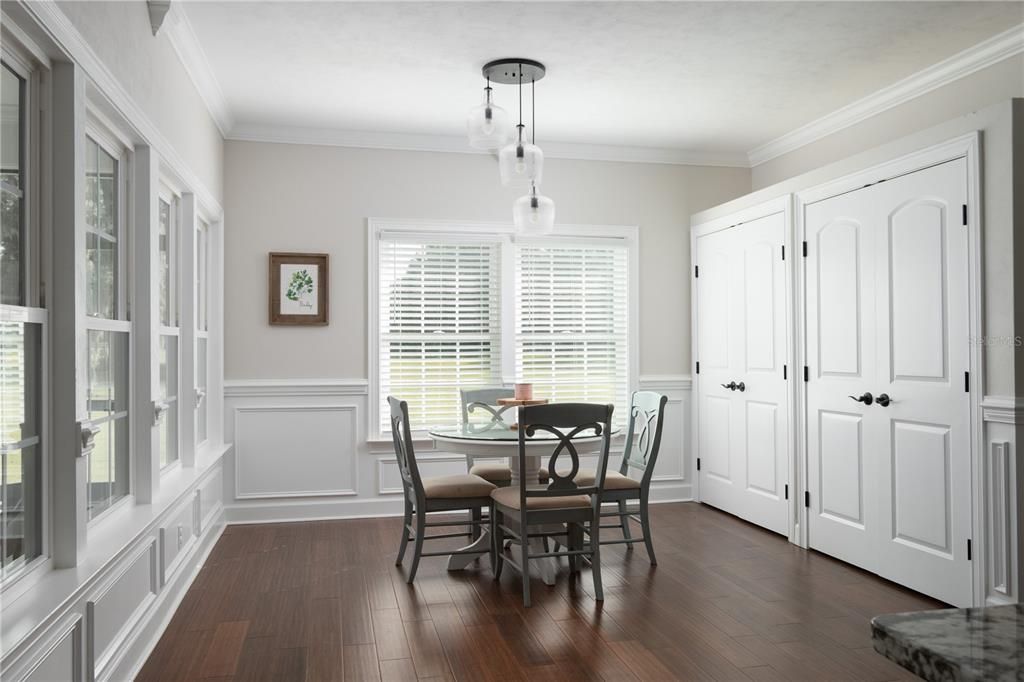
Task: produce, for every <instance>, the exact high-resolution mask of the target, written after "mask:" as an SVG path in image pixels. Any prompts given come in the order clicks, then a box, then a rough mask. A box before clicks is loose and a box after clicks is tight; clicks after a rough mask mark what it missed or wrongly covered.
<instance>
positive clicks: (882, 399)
mask: <svg viewBox="0 0 1024 682" xmlns="http://www.w3.org/2000/svg"><path fill="white" fill-rule="evenodd" d="M875 402H877V403H878V404H879V405H881V406H882V407H889V403H891V402H892V398H890V397H889V395H888V394H886V393H882V394H881V395H879V396H878V397H877V398H875Z"/></svg>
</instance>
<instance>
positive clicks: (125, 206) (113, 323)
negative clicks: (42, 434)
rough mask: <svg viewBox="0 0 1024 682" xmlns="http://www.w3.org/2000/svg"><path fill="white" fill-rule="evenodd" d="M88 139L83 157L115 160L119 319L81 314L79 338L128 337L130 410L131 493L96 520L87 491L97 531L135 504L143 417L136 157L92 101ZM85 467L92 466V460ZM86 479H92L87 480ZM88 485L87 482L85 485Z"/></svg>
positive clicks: (82, 375) (84, 369)
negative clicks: (138, 377) (138, 379)
mask: <svg viewBox="0 0 1024 682" xmlns="http://www.w3.org/2000/svg"><path fill="white" fill-rule="evenodd" d="M85 119H86V120H85V138H83V140H82V142H81V143H80V144H81V146H80V147H79V150H80V151H81V153H84V151H85V139H91V140H92V141H93V142H95V143H96V144H97V145H99V147H100V149H102V150H104V151H105V152H107V153H108V154H110V155H111V156H113V157H114V158H115V159H116V160H117V173H118V178H117V192H118V195H117V196H118V202H117V216H118V218H117V220H118V223H117V225H118V233H117V257H118V282H117V310H116V311H115V315H116V319H107V318H102V317H93V316H91V315H89V314H88V313H85V314H83V315H81V318H80V325H81V326H79V327H78V329H76V333H77V334H81V335H83V336H84V337H85V339H83V342H82V348H88V340H87V339H88V334H89V332H90V331H94V330H95V331H112V332H124V333H126V334H127V335H128V343H127V347H128V376H127V378H126V381H127V384H128V396H127V403H126V404H127V405H128V409H127V410H124V412H125V413H126V415H125V416H126V418H127V420H128V433H129V437H128V472H127V476H128V492H127V494H126V495H125V496H124V497H122V498H121V499H119V500H117V501H116V502H114V503H112V504H111V505H109V506H108V507H106V508H105V509H104V510H103V511H101V512H100V513H99V514H97V515H96V516H94V517H92V518H89V511H88V502H89V500H88V494H89V493H88V489H87V490H86V493H85V494H86V499H85V505H86V510H85V515H86V519H85V520H86V526H87V528H90V529H91V528H94V527H95V526H96V525H98V524H101V523H102V522H103V521H104V520H105V519H107V518H109V517H110V516H112V515H113V512H114V511H115V510H117V509H121V508H123V507H124V506H126V505H131V504H134V503H135V502H134V500H135V471H136V462H135V456H136V453H135V448H134V447H133V445H132V443H133V441H134V438H133V437H132V436H131V434H132V433H133V432H134V430H135V429H137V428H139V415H138V414H134V411H133V409H132V406H133V405H134V402H135V349H134V343H133V337H134V332H135V329H134V325H135V321H134V319H133V317H134V316H133V315H132V308H133V306H132V298H131V295H132V291H133V289H132V286H131V282H132V278H133V277H134V267H135V263H134V259H133V257H132V242H133V225H132V221H131V215H132V206H133V204H132V201H133V199H132V195H131V191H132V186H131V183H130V182H129V178H130V177H131V174H132V172H133V158H132V148H131V147H130V146H129V142H128V139H129V138H128V137H127V136H126V135H124V134H123V133H121V132H119V130H118V128H117V127H116V126H114V125H113V123H111V121H110V119H108V118H107V117H106V116H104V115H103V114H102V113H100V111H99V110H98V109H97V108H96V107H95V106H94V105H93V104H92V103H90V102H87V106H86V117H85ZM83 229H84V231H85V232H86V233H89V232H91V231H92V230H90V229H89V227H88V226H87V225H83ZM75 258H76V260H78V261H79V262H81V261H83V260H84V259H85V252H84V251H82V252H81V253H78V254H76V255H75ZM88 372H89V368H88V362H87V361H86V362H83V363H82V364H81V365H80V367H79V376H78V377H77V378H76V384H77V386H79V387H80V389H79V390H81V391H82V392H83V393H86V392H87V391H88V386H89V375H88ZM81 419H82V423H83V424H90V425H96V424H102V423H106V422H107V421H112V420H113V418H104V419H101V420H98V421H93V420H91V419H89V417H88V411H87V412H86V413H85V414H84V415H82V416H81ZM87 466H91V461H90V463H89V464H88V465H87ZM87 480H88V479H87ZM86 485H88V483H87V484H86Z"/></svg>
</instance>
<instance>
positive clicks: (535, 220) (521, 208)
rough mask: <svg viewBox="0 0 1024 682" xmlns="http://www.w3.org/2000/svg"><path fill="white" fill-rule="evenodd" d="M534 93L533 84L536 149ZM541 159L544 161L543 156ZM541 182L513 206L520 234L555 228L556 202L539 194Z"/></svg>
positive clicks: (533, 124) (533, 123)
mask: <svg viewBox="0 0 1024 682" xmlns="http://www.w3.org/2000/svg"><path fill="white" fill-rule="evenodd" d="M534 93H535V89H534V87H533V84H532V82H531V85H530V134H531V137H532V139H531V140H530V143H531V145H533V146H534V147H536V145H535V144H533V143H534V142H536V135H537V108H536V106H535V105H534V101H535V99H534ZM520 106H521V105H520ZM520 116H521V115H520ZM537 151H538V152H539V151H540V148H539V147H537ZM541 158H542V159H543V155H542V156H541ZM539 182H540V179H539V177H538V179H537V180H535V181H534V182H531V183H530V193H529V194H527V195H526V196H524V197H519V198H518V199H516V202H515V203H514V204H512V221H513V222H514V223H515V225H516V229H518V230H519V231H520V232H524V233H531V234H547V233H548V232H550V231H551V229H552V228H553V227H554V226H555V202H553V201H552V200H551V199H549V198H548V197H546V196H543V195H541V194H538V193H537V184H538V183H539Z"/></svg>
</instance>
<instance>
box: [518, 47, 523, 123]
mask: <svg viewBox="0 0 1024 682" xmlns="http://www.w3.org/2000/svg"><path fill="white" fill-rule="evenodd" d="M518 127H519V141H520V142H522V141H523V65H522V64H520V65H519V126H518Z"/></svg>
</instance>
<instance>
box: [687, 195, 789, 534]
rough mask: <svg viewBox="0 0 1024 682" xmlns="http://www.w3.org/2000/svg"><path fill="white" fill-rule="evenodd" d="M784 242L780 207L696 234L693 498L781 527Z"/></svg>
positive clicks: (785, 519)
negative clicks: (696, 484)
mask: <svg viewBox="0 0 1024 682" xmlns="http://www.w3.org/2000/svg"><path fill="white" fill-rule="evenodd" d="M784 241H785V217H784V214H782V213H776V214H773V215H769V216H765V217H763V218H758V219H756V220H752V221H749V222H746V223H743V224H742V225H738V226H735V227H731V228H729V229H726V230H722V231H719V232H715V233H712V234H709V235H704V236H702V237H699V238H698V239H697V254H696V255H697V263H698V265H699V267H700V275H699V277H698V278H697V280H696V287H697V339H698V347H697V349H696V350H697V354H698V356H697V357H698V358H699V360H700V381H699V384H698V386H699V388H698V395H697V400H698V418H699V420H700V423H699V426H698V432H699V436H698V447H699V450H700V452H699V457H700V459H701V470H700V472H699V475H700V500H701V501H702V502H704V503H706V504H710V505H712V506H715V507H718V508H720V509H723V510H725V511H727V512H730V513H732V514H735V515H737V516H739V517H741V518H744V519H746V520H748V521H751V522H752V523H756V524H759V525H761V526H764V527H765V528H768V529H770V530H773V531H775V532H777V533H782V534H788V530H789V513H788V502H787V500H786V497H785V489H786V485H787V483H788V461H789V460H788V455H787V445H788V435H789V432H788V429H789V410H788V402H787V391H786V380H785V379H784V377H783V372H784V370H783V365H784V364H785V362H786V360H785V357H786V341H787V339H786V328H787V327H786V325H787V321H786V315H787V312H786V298H785V297H786V293H785V292H786V277H785V267H784V263H783V261H782V244H783V243H784ZM731 384H736V385H738V384H742V386H743V387H742V390H741V389H739V388H727V387H726V386H729V385H731Z"/></svg>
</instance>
